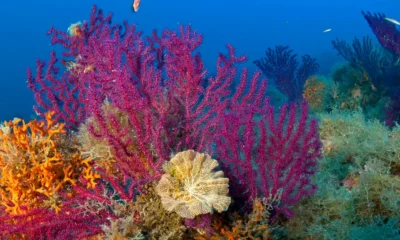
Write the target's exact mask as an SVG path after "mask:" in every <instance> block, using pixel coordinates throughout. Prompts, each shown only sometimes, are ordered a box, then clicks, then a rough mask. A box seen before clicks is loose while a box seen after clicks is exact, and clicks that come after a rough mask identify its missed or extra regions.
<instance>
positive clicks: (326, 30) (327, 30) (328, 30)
mask: <svg viewBox="0 0 400 240" xmlns="http://www.w3.org/2000/svg"><path fill="white" fill-rule="evenodd" d="M330 31H332V29H330V28H328V29H325V30H324V31H322V32H323V33H326V32H330Z"/></svg>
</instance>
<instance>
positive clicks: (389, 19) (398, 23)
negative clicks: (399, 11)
mask: <svg viewBox="0 0 400 240" xmlns="http://www.w3.org/2000/svg"><path fill="white" fill-rule="evenodd" d="M385 20H386V21H389V22H391V23H394V24H396V25H400V22H399V21H397V20H396V19H393V18H387V17H386V18H385Z"/></svg>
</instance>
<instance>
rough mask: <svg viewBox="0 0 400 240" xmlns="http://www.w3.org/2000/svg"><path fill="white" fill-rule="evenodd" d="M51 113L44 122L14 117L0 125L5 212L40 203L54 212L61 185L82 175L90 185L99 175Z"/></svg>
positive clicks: (1, 195) (0, 191) (1, 193)
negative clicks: (51, 208)
mask: <svg viewBox="0 0 400 240" xmlns="http://www.w3.org/2000/svg"><path fill="white" fill-rule="evenodd" d="M53 115H54V113H53V112H50V113H48V114H46V119H45V121H44V122H38V121H36V120H32V121H30V122H29V123H25V122H24V121H23V120H21V119H17V118H16V119H14V120H13V121H10V122H4V125H3V126H2V127H1V128H0V205H3V206H4V207H5V209H6V211H7V212H8V213H12V214H19V213H23V212H24V211H23V210H22V209H24V210H26V209H30V208H32V207H40V206H42V207H53V208H54V209H55V210H56V212H58V211H59V210H60V207H61V202H60V197H59V193H60V191H61V190H62V189H63V188H66V187H67V186H70V185H74V184H75V183H76V180H77V179H78V178H79V176H82V175H83V176H84V178H86V179H87V180H88V183H87V187H93V186H94V185H95V184H96V183H95V180H96V179H97V178H99V177H100V176H99V175H98V174H96V173H94V171H93V170H92V166H91V164H90V159H89V158H88V159H83V158H82V157H81V154H80V152H79V150H78V149H77V148H76V147H75V146H74V144H73V143H72V142H71V140H70V139H69V138H68V137H67V135H66V134H65V133H66V131H65V129H64V124H62V123H55V122H54V120H53V119H52V117H53Z"/></svg>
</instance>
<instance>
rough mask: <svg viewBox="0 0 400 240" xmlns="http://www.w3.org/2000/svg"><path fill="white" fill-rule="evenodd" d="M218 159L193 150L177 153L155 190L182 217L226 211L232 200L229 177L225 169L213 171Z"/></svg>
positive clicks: (166, 207)
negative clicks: (223, 170) (226, 176)
mask: <svg viewBox="0 0 400 240" xmlns="http://www.w3.org/2000/svg"><path fill="white" fill-rule="evenodd" d="M216 167H218V162H217V161H216V160H214V159H211V157H210V156H209V155H208V154H204V153H198V152H195V151H193V150H188V151H183V152H179V153H178V154H176V155H175V156H174V157H173V158H172V159H171V160H170V162H169V163H167V164H166V165H165V166H164V170H165V172H166V173H165V174H164V175H163V176H162V177H161V179H160V181H159V183H158V185H157V187H156V192H157V194H158V195H159V196H160V197H161V201H162V204H163V206H164V208H165V209H166V210H167V211H175V212H176V213H177V214H178V215H179V216H181V217H183V218H191V219H193V218H194V217H196V216H197V215H200V214H207V213H212V212H213V211H214V210H216V211H217V212H223V211H226V210H227V208H228V207H229V205H230V203H231V198H230V197H229V196H228V193H229V189H228V188H229V179H228V178H224V173H223V172H222V171H214V169H215V168H216Z"/></svg>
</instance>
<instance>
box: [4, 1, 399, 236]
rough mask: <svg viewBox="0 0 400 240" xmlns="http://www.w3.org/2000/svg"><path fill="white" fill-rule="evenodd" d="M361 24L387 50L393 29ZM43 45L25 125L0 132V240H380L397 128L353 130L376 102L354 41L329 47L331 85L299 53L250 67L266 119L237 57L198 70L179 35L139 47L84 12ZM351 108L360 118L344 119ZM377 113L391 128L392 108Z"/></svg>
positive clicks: (186, 35)
mask: <svg viewBox="0 0 400 240" xmlns="http://www.w3.org/2000/svg"><path fill="white" fill-rule="evenodd" d="M364 16H365V17H366V18H367V20H368V22H369V24H370V25H371V27H372V28H373V29H374V32H375V34H377V35H378V39H379V41H380V42H381V44H382V45H383V47H385V48H388V49H389V50H391V51H392V52H393V54H398V48H396V47H394V46H395V42H396V41H397V42H396V43H397V44H398V43H399V42H398V39H397V37H396V36H398V32H395V33H393V31H397V30H396V29H393V26H392V25H390V23H387V22H384V21H383V20H382V18H383V16H381V15H371V14H369V13H368V14H364ZM48 34H49V35H50V37H51V42H52V44H53V45H60V46H62V48H63V51H62V53H61V55H59V54H56V53H55V52H53V53H51V55H50V60H49V61H48V62H42V61H39V60H38V61H37V66H36V70H35V71H32V70H31V69H29V70H28V87H29V88H30V89H31V90H32V92H33V93H34V97H35V100H36V105H35V111H36V113H37V115H38V120H31V121H29V122H25V121H23V120H21V119H17V118H16V119H14V120H12V121H5V122H4V124H3V125H1V128H0V141H1V145H0V167H1V168H0V169H1V170H0V235H1V239H57V240H58V239H87V240H89V239H92V240H94V239H113V240H115V239H228V240H230V239H274V238H275V239H279V238H287V239H333V238H330V237H331V236H337V238H336V239H351V238H349V236H355V235H354V234H355V232H356V229H363V228H367V227H369V228H371V229H375V231H378V230H376V228H379V227H386V228H389V230H390V231H389V232H390V233H394V232H395V231H394V230H393V229H394V228H395V227H396V226H397V225H396V224H397V222H396V221H394V219H395V217H396V214H398V212H397V213H396V210H395V209H396V207H395V203H393V202H391V201H393V199H394V198H395V196H398V194H399V193H400V190H399V186H400V184H397V185H396V186H394V185H392V186H391V187H387V188H379V187H376V186H381V185H382V184H388V186H389V185H390V183H394V182H396V183H400V180H399V178H398V173H399V172H400V171H399V169H400V167H399V166H400V160H399V157H398V156H400V146H399V142H400V141H398V140H400V139H399V138H400V137H399V136H400V134H399V131H400V130H399V129H396V128H393V130H391V129H388V128H387V127H386V126H384V125H382V124H381V123H380V122H378V121H376V122H369V121H368V120H365V119H364V113H363V110H366V109H368V108H371V107H377V106H380V105H379V103H380V101H381V100H382V99H384V96H383V95H382V94H383V92H384V90H383V89H384V86H382V84H384V82H383V81H380V79H381V78H380V75H379V74H388V73H387V72H385V73H378V74H375V75H373V73H374V72H373V71H375V69H376V68H374V65H373V64H375V62H374V60H371V59H366V58H365V56H364V55H363V54H367V53H368V51H372V50H371V49H372V45H371V44H370V42H369V40H366V41H364V42H363V43H361V42H360V41H358V42H356V44H353V46H354V49H352V48H351V47H350V46H348V45H346V43H345V42H342V41H340V40H337V42H334V46H335V48H336V49H338V51H339V53H340V54H341V55H343V56H344V57H345V58H346V59H347V60H349V61H353V62H351V64H350V65H348V66H347V65H346V66H345V67H343V68H340V69H338V70H337V72H336V73H335V76H334V78H333V80H332V81H334V83H331V84H328V83H327V82H326V81H325V80H326V79H324V78H322V77H320V76H316V75H314V74H315V73H316V71H317V69H318V63H317V62H316V60H315V59H313V58H312V57H311V56H309V55H305V56H303V58H302V65H300V66H299V67H298V62H297V59H296V57H297V56H296V55H295V54H293V53H292V50H290V49H289V48H288V47H287V46H277V47H276V48H275V49H271V48H269V49H268V50H267V52H266V57H265V58H264V59H261V60H259V61H256V62H255V63H256V65H257V66H258V67H259V68H260V69H261V71H262V73H263V74H264V75H265V76H267V77H269V78H271V79H272V80H273V81H275V82H274V83H275V85H276V86H277V89H278V90H279V91H281V93H282V94H284V95H286V96H287V97H288V100H289V101H290V104H284V105H283V106H281V107H279V108H275V107H274V106H273V104H272V103H271V100H270V98H269V97H268V96H266V79H264V78H263V77H262V73H261V72H255V73H254V74H251V73H249V71H248V70H247V69H246V68H239V67H238V66H239V65H240V64H241V63H243V62H245V61H246V57H245V56H237V55H236V54H235V50H234V48H233V47H232V46H230V45H227V52H226V54H222V53H221V54H219V56H218V57H217V60H216V65H217V70H216V73H215V74H213V75H210V74H209V73H208V72H207V70H206V68H205V66H204V63H203V61H202V58H201V56H200V53H199V52H197V48H198V47H199V46H200V45H201V44H202V35H201V34H199V33H197V32H196V31H194V30H192V29H191V27H190V26H180V27H179V29H178V30H176V31H173V30H164V31H163V32H162V33H161V35H159V34H158V33H157V32H156V31H154V32H153V33H152V35H151V36H146V37H144V36H142V33H141V32H139V31H137V29H136V26H135V25H131V24H128V23H127V22H125V23H124V24H123V25H118V24H113V23H112V22H111V15H107V16H105V15H103V12H102V11H101V10H98V9H97V8H96V6H94V7H93V10H92V13H91V16H90V19H89V21H84V22H78V23H76V24H72V25H71V26H70V28H68V31H67V32H64V31H59V30H56V29H53V28H51V29H50V31H49V33H48ZM382 35H384V36H382ZM390 37H393V39H391V40H390V42H389V43H388V41H389V40H388V38H390ZM383 39H384V40H383ZM355 41H357V40H355ZM382 41H385V42H382ZM362 46H363V47H362ZM360 49H361V50H360ZM354 56H356V57H358V58H355V57H354ZM384 57H385V56H376V58H382V59H383V58H384ZM385 59H388V58H385ZM367 60H368V61H367ZM389 63H390V62H389ZM392 63H393V62H392ZM367 65H368V66H367ZM375 73H376V72H375ZM372 76H373V79H370V78H371V77H372ZM390 76H391V77H396V75H393V74H392V75H390ZM237 82H238V83H237ZM378 83H382V84H381V85H378ZM381 93H382V94H381ZM385 93H386V94H388V95H387V96H386V97H389V99H390V97H394V95H389V93H387V92H385ZM366 95H368V96H369V97H368V98H366V99H363V96H366ZM385 99H387V98H385ZM309 107H310V109H309ZM354 109H361V110H360V111H359V112H353V113H352V114H347V115H346V114H345V113H343V111H346V110H354ZM392 109H393V111H392V112H391V113H390V114H391V116H392V117H391V120H392V123H394V122H395V120H396V117H397V116H398V114H397V112H400V111H399V110H398V109H400V108H396V106H395V105H394V104H393V108H392ZM365 112H366V111H365ZM311 114H314V116H315V117H311ZM340 116H345V117H340ZM393 116H394V117H393ZM318 119H319V120H321V121H320V122H321V123H322V124H320V125H319V124H318V122H317V120H318ZM344 131H348V132H345V133H344ZM351 132H358V133H360V134H365V136H363V137H361V138H358V137H357V136H352V135H351V134H350V133H351ZM377 132H379V133H380V135H379V136H380V137H381V138H380V140H376V142H374V141H373V139H375V138H374V137H373V135H371V134H377ZM368 134H370V135H371V136H369V135H368ZM345 139H346V140H345ZM396 140H397V141H396ZM344 141H347V143H346V144H345V143H344ZM380 141H381V143H380ZM385 141H386V142H385ZM378 143H380V144H378ZM378 145H379V146H380V147H379V146H378ZM358 146H362V147H358ZM368 146H376V147H375V148H371V147H368ZM379 148H382V149H384V150H382V151H384V152H385V153H386V154H387V155H385V156H383V157H382V156H380V155H379V154H377V153H376V152H378V151H380V150H379ZM392 152H394V153H393V154H389V153H392ZM382 159H383V160H382ZM372 160H373V161H372ZM389 163H390V164H389ZM371 169H372V170H371ZM377 169H380V170H379V171H378V170H377ZM384 169H386V170H388V171H384ZM328 179H330V180H329V181H328ZM363 184H364V185H363ZM360 186H368V187H369V188H367V187H364V188H361V187H360ZM379 189H381V190H379ZM363 191H368V192H369V194H370V195H369V196H370V199H369V201H370V202H368V201H367V202H366V201H364V200H365V199H364V198H363V196H364V194H363ZM379 191H382V192H379ZM396 194H397V195H396ZM379 196H382V197H381V198H380V197H379ZM390 204H392V205H390ZM397 211H398V209H397ZM350 216H351V217H350ZM323 218H324V219H323ZM378 218H379V219H380V220H379V221H381V222H377V220H376V219H378ZM350 220H351V221H353V222H352V223H349V222H346V221H350ZM337 226H349V227H348V228H349V229H348V230H346V229H344V228H343V227H340V228H339V227H337ZM350 226H351V227H350ZM350 228H351V229H350ZM321 229H325V230H321ZM335 231H336V232H335ZM333 232H335V233H333ZM339 232H340V234H339ZM357 233H358V232H357ZM397 233H398V232H397ZM387 234H389V233H387ZM394 234H395V233H394ZM359 236H361V235H359ZM377 236H383V235H382V234H380V233H379V234H378V235H377ZM385 236H387V237H388V238H387V239H390V238H389V237H390V236H392V235H390V236H389V235H385ZM393 236H396V235H393ZM357 239H362V237H361V238H357ZM364 239H365V238H364ZM393 239H395V238H393Z"/></svg>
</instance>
